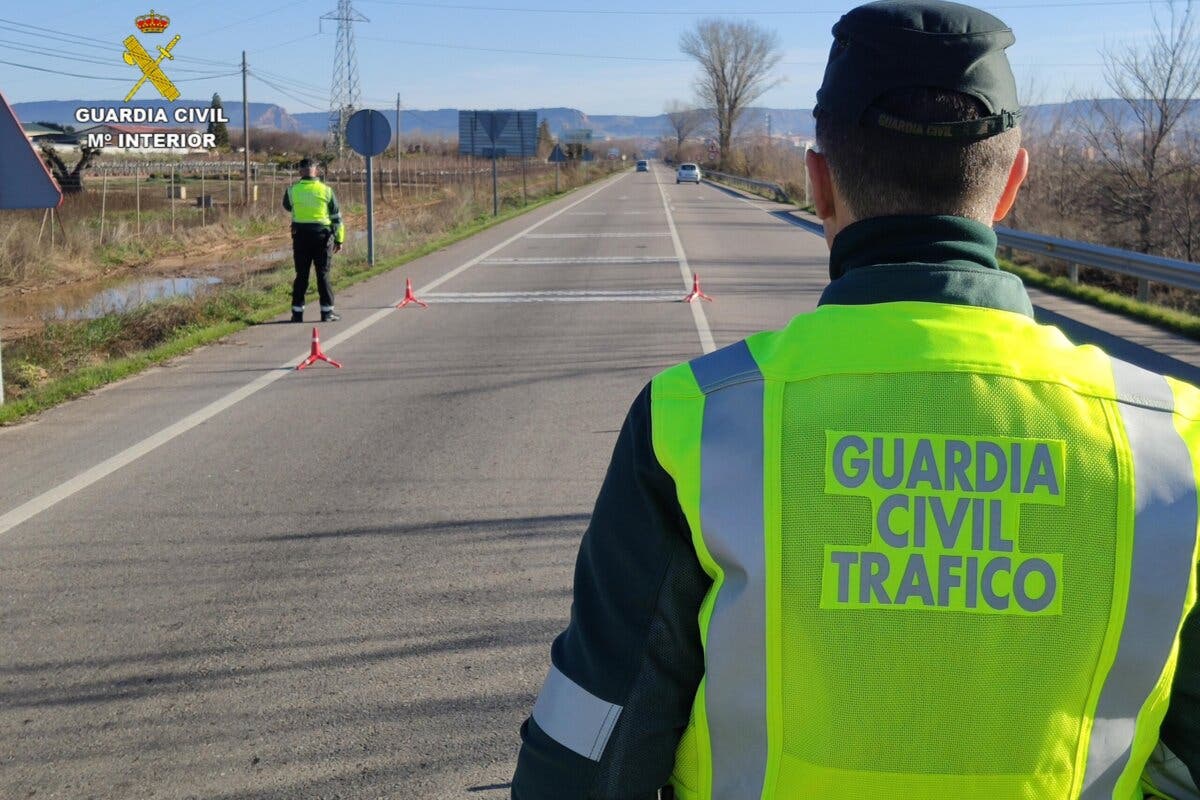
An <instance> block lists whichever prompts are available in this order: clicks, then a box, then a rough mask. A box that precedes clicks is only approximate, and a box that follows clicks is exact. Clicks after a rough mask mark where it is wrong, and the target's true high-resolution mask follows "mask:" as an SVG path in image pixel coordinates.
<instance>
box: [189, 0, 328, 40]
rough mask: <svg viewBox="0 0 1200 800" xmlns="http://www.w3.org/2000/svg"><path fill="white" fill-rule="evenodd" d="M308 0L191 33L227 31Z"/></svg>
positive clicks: (198, 35) (207, 33) (300, 0)
mask: <svg viewBox="0 0 1200 800" xmlns="http://www.w3.org/2000/svg"><path fill="white" fill-rule="evenodd" d="M307 2H309V0H291V2H288V3H284V4H283V5H281V6H276V7H275V8H272V9H270V10H268V11H264V12H262V13H261V14H255V15H254V16H252V17H243V18H242V19H239V20H234V21H233V22H230V23H229V24H228V25H222V26H221V27H219V28H209V29H208V30H206V31H200V32H199V33H193V34H191V35H192V36H193V37H200V36H208V35H209V34H210V33H217V32H218V31H227V30H229V29H230V28H235V27H237V26H238V25H241V24H242V23H243V22H253V21H254V20H256V19H262V18H263V17H269V16H271V15H272V14H277V13H279V12H280V11H283V10H284V9H286V8H291V7H292V6H298V5H300V4H301V3H307Z"/></svg>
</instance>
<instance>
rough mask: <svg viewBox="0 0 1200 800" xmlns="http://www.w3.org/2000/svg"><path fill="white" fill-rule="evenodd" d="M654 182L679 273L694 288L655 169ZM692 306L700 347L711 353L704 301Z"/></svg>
mask: <svg viewBox="0 0 1200 800" xmlns="http://www.w3.org/2000/svg"><path fill="white" fill-rule="evenodd" d="M654 182H655V183H657V184H658V192H659V194H661V195H662V201H663V210H664V211H666V212H667V227H668V228H670V229H671V241H672V242H673V243H674V244H675V255H676V256H677V257H678V258H679V273H680V274H681V275H682V276H683V285H684V286H685V287H686V291H691V289H692V269H691V267H689V266H688V260H687V254H686V253H685V252H684V251H683V241H682V240H681V239H680V238H679V230H678V229H677V228H676V227H675V218H674V217H673V216H671V204H670V203H669V202H667V190H666V189H664V188H663V185H662V181H661V180H659V178H658V170H657V169H655V170H654ZM688 305H690V306H691V307H692V319H693V320H694V321H695V323H696V333H697V335H699V337H700V349H701V350H703V351H704V352H705V353H711V352H712V351H713V350H716V349H717V343H716V342H714V341H713V335H712V330H711V329H710V328H709V327H708V317H707V316H705V315H704V303H703V302H695V303H689V304H688Z"/></svg>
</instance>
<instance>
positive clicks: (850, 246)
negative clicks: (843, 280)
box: [829, 216, 999, 280]
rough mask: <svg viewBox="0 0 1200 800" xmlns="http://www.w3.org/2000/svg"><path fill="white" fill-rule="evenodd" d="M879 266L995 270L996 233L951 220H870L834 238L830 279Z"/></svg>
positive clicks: (969, 222) (973, 222) (959, 219)
mask: <svg viewBox="0 0 1200 800" xmlns="http://www.w3.org/2000/svg"><path fill="white" fill-rule="evenodd" d="M882 264H927V265H931V266H976V267H987V268H990V269H999V264H998V263H997V261H996V234H995V232H994V231H993V230H992V229H991V228H990V227H989V226H987V225H984V224H983V223H982V222H978V221H976V220H973V219H967V218H965V217H952V216H895V217H872V218H870V219H864V220H860V221H858V222H853V223H850V224H849V225H846V226H845V227H844V228H842V229H841V230H840V231H839V232H838V233H837V236H836V237H835V238H834V240H833V244H832V247H831V248H830V252H829V277H830V278H831V279H833V280H837V279H838V278H840V277H842V276H843V275H845V274H846V273H847V272H849V271H850V270H854V269H859V268H862V267H871V266H879V265H882Z"/></svg>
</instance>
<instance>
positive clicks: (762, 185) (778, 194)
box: [702, 170, 791, 203]
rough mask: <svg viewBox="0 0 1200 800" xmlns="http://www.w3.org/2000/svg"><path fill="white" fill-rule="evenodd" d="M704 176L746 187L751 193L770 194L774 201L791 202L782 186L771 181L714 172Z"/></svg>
mask: <svg viewBox="0 0 1200 800" xmlns="http://www.w3.org/2000/svg"><path fill="white" fill-rule="evenodd" d="M702 174H703V175H704V177H706V178H707V177H710V176H711V177H713V178H715V179H716V180H717V181H718V182H719V183H728V184H731V185H733V186H744V187H746V188H747V189H749V190H751V191H757V192H770V193H771V194H772V195H773V196H774V197H773V199H774V200H777V201H778V202H780V203H786V202H789V200H790V199H791V198H789V197H788V194H787V192H785V191H784V190H783V187H782V186H780V185H779V184H777V183H771V182H770V181H757V180H754V179H753V178H743V177H742V176H741V175H726V174H725V173H724V172H713V171H712V170H705V171H704V172H703V173H702Z"/></svg>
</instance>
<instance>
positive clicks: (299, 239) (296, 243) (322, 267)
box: [292, 225, 333, 311]
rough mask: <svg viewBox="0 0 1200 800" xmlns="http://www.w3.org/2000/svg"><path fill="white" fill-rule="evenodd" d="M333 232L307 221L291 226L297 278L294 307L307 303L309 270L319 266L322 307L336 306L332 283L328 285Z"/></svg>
mask: <svg viewBox="0 0 1200 800" xmlns="http://www.w3.org/2000/svg"><path fill="white" fill-rule="evenodd" d="M332 250H333V232H332V231H331V230H329V229H328V228H322V227H317V226H315V225H314V226H307V225H294V226H292V259H293V261H294V262H295V264H296V280H295V281H294V282H293V283H292V308H294V309H295V308H303V307H304V294H305V292H307V291H308V270H309V268H310V267H312V266H314V265H315V266H316V268H317V293H318V294H320V296H321V310H322V311H325V310H327V309H330V308H333V287H332V286H330V285H329V265H330V263H331V262H332V260H333V253H332Z"/></svg>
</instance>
